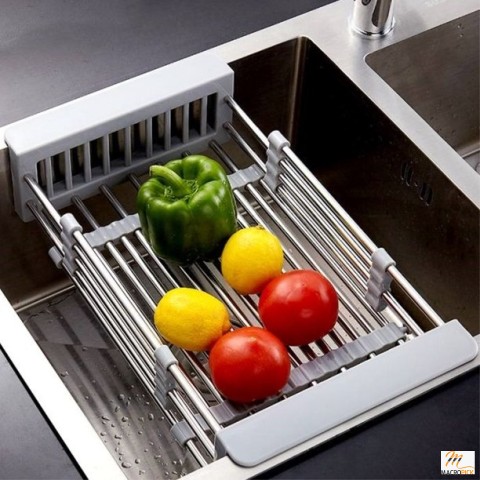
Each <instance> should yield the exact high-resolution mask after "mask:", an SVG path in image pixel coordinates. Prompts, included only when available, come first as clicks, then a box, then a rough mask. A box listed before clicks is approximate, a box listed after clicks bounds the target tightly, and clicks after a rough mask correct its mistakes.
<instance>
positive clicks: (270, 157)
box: [264, 130, 290, 191]
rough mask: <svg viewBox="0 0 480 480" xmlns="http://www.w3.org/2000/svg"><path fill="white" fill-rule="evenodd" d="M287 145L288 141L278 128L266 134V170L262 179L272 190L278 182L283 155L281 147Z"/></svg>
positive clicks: (288, 144)
mask: <svg viewBox="0 0 480 480" xmlns="http://www.w3.org/2000/svg"><path fill="white" fill-rule="evenodd" d="M289 146H290V142H289V141H288V140H287V139H286V138H285V137H284V136H283V135H282V134H281V133H280V132H279V131H278V130H274V131H273V132H271V133H270V135H269V136H268V149H267V163H266V167H267V172H266V173H265V176H264V180H265V183H266V184H267V185H268V186H269V187H270V188H271V189H272V190H273V191H275V190H276V189H277V187H278V184H279V183H280V162H281V160H282V159H283V158H284V157H285V154H284V153H283V149H284V148H285V147H289Z"/></svg>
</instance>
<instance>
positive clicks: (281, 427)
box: [215, 320, 478, 467]
mask: <svg viewBox="0 0 480 480" xmlns="http://www.w3.org/2000/svg"><path fill="white" fill-rule="evenodd" d="M477 355H478V345H477V342H476V341H475V339H474V338H473V337H472V336H471V335H470V334H469V333H468V332H467V331H466V330H465V329H464V328H463V326H462V325H461V324H460V323H459V322H458V321H457V320H452V321H450V322H448V323H445V324H444V325H442V326H440V327H437V328H435V329H433V330H431V331H429V332H427V333H425V334H424V335H421V336H420V337H417V338H415V339H413V340H411V341H409V342H405V343H403V344H401V345H399V346H397V347H396V348H393V349H391V350H388V351H387V352H385V353H382V354H381V355H378V356H376V357H374V358H371V359H370V360H367V361H365V362H363V363H361V364H359V365H357V366H355V367H353V368H351V369H348V370H346V371H344V372H342V373H339V374H337V375H335V376H334V377H331V378H330V379H328V380H325V381H323V382H320V383H319V384H317V385H315V386H313V387H311V388H309V389H307V390H304V391H302V392H300V393H297V394H296V395H293V396H291V397H289V398H287V399H286V400H283V401H281V402H278V403H276V404H274V405H271V406H270V407H269V408H267V409H265V410H261V411H260V412H257V413H256V414H254V415H251V416H249V417H247V418H245V419H243V420H240V421H238V422H236V423H234V424H232V425H230V426H228V427H225V428H224V429H222V430H220V431H219V432H218V433H217V435H216V438H215V448H216V451H217V453H218V455H219V456H220V457H221V456H224V455H228V456H229V457H230V458H231V459H232V460H233V461H234V462H235V463H237V464H238V465H241V466H243V467H254V466H256V465H259V464H261V463H262V462H265V461H267V460H270V459H271V458H273V457H275V456H276V455H279V454H281V453H284V452H286V451H287V450H289V449H291V448H293V447H296V446H297V445H300V444H301V443H303V442H306V441H308V440H310V439H312V438H314V437H316V436H318V435H321V434H322V433H324V432H326V431H328V430H330V429H332V428H334V427H336V426H338V425H340V424H342V423H343V422H346V421H348V420H350V419H352V418H354V417H356V416H358V415H361V414H363V413H365V412H368V411H369V410H371V409H373V408H374V407H376V406H377V405H381V404H383V403H385V402H388V401H389V400H392V399H394V398H396V397H398V396H400V395H402V394H404V393H407V392H409V391H410V390H413V389H415V388H416V387H418V386H420V385H422V384H424V383H427V382H429V381H430V380H433V379H435V378H437V377H439V376H441V375H442V374H444V373H447V372H449V371H451V370H453V369H455V368H457V367H459V366H461V365H464V364H465V363H467V362H469V361H471V360H473V359H474V358H475V357H476V356H477Z"/></svg>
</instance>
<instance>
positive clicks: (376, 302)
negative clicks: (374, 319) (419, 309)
mask: <svg viewBox="0 0 480 480" xmlns="http://www.w3.org/2000/svg"><path fill="white" fill-rule="evenodd" d="M392 265H395V260H393V258H392V257H391V256H390V255H389V254H388V253H387V251H386V250H385V249H384V248H377V250H375V251H374V252H373V254H372V266H371V268H370V272H369V279H368V281H367V293H366V294H365V298H366V300H367V302H368V303H369V304H370V306H371V307H372V308H373V309H375V311H377V312H380V311H382V310H383V309H384V308H385V307H386V306H387V303H386V302H385V300H384V299H383V294H384V293H385V292H388V291H390V284H391V283H392V277H391V275H390V274H389V273H388V268H389V267H391V266H392Z"/></svg>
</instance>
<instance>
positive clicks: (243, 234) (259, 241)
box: [221, 226, 283, 295]
mask: <svg viewBox="0 0 480 480" xmlns="http://www.w3.org/2000/svg"><path fill="white" fill-rule="evenodd" d="M282 267H283V249H282V245H281V243H280V240H279V239H278V238H277V237H276V236H275V235H274V234H273V233H271V232H269V231H268V230H266V229H264V228H263V227H259V226H257V227H247V228H242V229H241V230H238V231H237V232H235V233H234V234H233V235H232V236H231V237H230V238H229V239H228V241H227V243H226V244H225V247H224V249H223V252H222V256H221V269H222V275H223V277H224V278H225V281H226V282H227V283H228V284H229V285H230V286H231V287H232V288H233V289H234V290H236V291H237V292H238V293H240V294H241V295H247V294H250V293H259V292H261V291H262V289H263V287H265V285H266V284H267V283H268V282H269V281H270V280H271V279H272V278H275V277H277V276H278V275H280V274H281V273H282Z"/></svg>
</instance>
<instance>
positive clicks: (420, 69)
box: [366, 11, 480, 173]
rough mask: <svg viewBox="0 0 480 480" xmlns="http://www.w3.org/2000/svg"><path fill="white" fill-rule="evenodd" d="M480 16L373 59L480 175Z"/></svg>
mask: <svg viewBox="0 0 480 480" xmlns="http://www.w3.org/2000/svg"><path fill="white" fill-rule="evenodd" d="M479 19H480V15H479V12H478V11H477V12H474V13H470V14H468V15H465V16H463V17H460V18H457V19H455V20H452V21H450V22H448V23H445V24H443V25H440V26H438V27H435V28H432V29H431V30H428V31H426V32H424V33H420V34H418V35H415V36H413V37H411V38H408V39H406V40H403V41H401V42H398V43H396V44H394V45H391V46H389V47H386V48H383V49H381V50H378V51H377V52H374V53H371V54H369V55H367V57H366V62H367V64H368V65H369V66H370V67H371V68H373V70H375V71H376V72H377V73H378V74H379V75H380V76H381V77H382V78H383V79H384V80H385V81H386V82H387V83H388V84H389V85H390V86H391V87H392V88H393V89H394V90H395V91H396V92H397V93H398V94H399V95H400V96H401V97H402V98H403V99H404V100H405V101H406V102H407V103H408V104H409V105H410V106H411V107H412V108H413V109H414V110H415V111H416V112H417V113H418V114H419V115H420V116H421V117H422V118H423V119H424V120H425V121H426V122H427V123H428V124H429V125H430V126H431V127H432V128H434V129H435V131H436V132H437V133H438V134H439V135H440V136H441V137H442V138H443V139H444V140H445V141H446V142H447V143H448V144H449V145H450V146H451V147H452V148H454V149H455V150H456V151H457V152H458V154H459V155H461V156H462V157H463V158H464V159H465V160H466V161H467V162H468V163H469V165H470V166H471V167H472V168H473V169H474V170H476V171H477V173H480V156H479V155H480V153H479V152H480V122H479V115H480V110H479V104H480V101H479V92H480V89H479V85H480V79H479V72H480V69H479V65H478V62H479V58H480V52H479V45H480V38H479V35H480V34H479V32H480V24H479Z"/></svg>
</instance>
